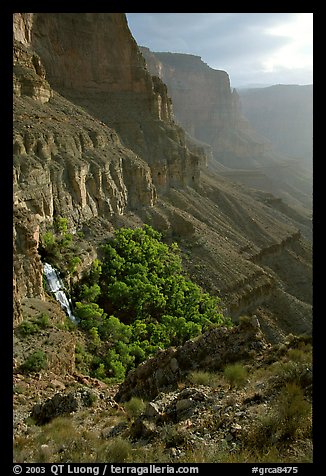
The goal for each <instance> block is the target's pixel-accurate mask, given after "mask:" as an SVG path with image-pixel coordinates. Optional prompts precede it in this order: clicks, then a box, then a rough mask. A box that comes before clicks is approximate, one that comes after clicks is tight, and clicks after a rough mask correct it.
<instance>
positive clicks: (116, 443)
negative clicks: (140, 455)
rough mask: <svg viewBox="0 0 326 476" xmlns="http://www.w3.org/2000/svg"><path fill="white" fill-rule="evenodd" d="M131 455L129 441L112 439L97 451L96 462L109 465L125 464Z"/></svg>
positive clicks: (117, 438) (118, 438)
mask: <svg viewBox="0 0 326 476" xmlns="http://www.w3.org/2000/svg"><path fill="white" fill-rule="evenodd" d="M131 453H132V445H131V443H130V441H128V440H125V439H123V438H120V437H116V438H112V439H110V440H109V441H108V442H107V443H105V444H103V445H101V447H99V448H98V449H97V461H98V462H109V463H125V462H127V461H128V459H129V458H130V456H131Z"/></svg>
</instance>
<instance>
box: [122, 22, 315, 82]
mask: <svg viewBox="0 0 326 476" xmlns="http://www.w3.org/2000/svg"><path fill="white" fill-rule="evenodd" d="M127 19H128V24H129V28H130V30H131V32H132V34H133V36H134V38H135V40H136V41H137V43H138V44H139V45H141V46H147V47H148V48H150V49H151V50H152V51H171V52H177V53H188V54H194V55H199V56H201V58H202V60H203V61H204V62H205V63H207V64H208V65H209V66H211V67H212V68H214V69H222V70H224V71H227V73H228V74H229V76H230V81H231V85H232V86H235V87H239V86H245V85H270V84H311V83H312V82H313V14H312V13H127Z"/></svg>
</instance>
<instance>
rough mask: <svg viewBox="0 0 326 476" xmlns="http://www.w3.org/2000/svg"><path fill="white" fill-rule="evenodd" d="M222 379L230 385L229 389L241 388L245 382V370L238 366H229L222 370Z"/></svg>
mask: <svg viewBox="0 0 326 476" xmlns="http://www.w3.org/2000/svg"><path fill="white" fill-rule="evenodd" d="M223 375H224V378H225V379H226V380H227V382H228V383H229V384H230V387H231V388H233V387H242V386H243V385H244V384H245V383H246V381H247V375H248V372H247V369H246V368H245V367H244V366H243V365H241V364H239V363H235V364H229V365H227V366H226V367H225V368H224V371H223Z"/></svg>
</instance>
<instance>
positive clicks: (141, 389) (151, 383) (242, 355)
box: [115, 318, 267, 410]
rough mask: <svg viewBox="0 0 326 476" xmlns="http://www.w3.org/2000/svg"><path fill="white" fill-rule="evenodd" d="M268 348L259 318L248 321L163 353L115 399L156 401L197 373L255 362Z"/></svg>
mask: <svg viewBox="0 0 326 476" xmlns="http://www.w3.org/2000/svg"><path fill="white" fill-rule="evenodd" d="M266 347H267V344H266V342H265V341H264V337H263V334H262V332H261V330H260V327H259V323H258V321H257V320H256V319H255V318H252V319H251V320H250V319H247V320H244V321H243V322H242V323H241V324H240V326H238V327H234V328H232V329H227V328H224V327H223V328H221V327H219V328H215V329H211V330H209V331H207V332H205V333H204V334H202V335H201V336H199V337H198V338H197V339H194V340H190V341H187V342H186V343H185V344H184V345H183V346H180V347H177V348H172V347H171V348H169V349H167V350H164V351H161V352H159V353H158V354H157V355H156V356H154V357H153V358H151V359H149V360H147V361H146V362H144V363H143V364H141V365H139V366H138V367H137V368H136V369H135V370H132V371H131V372H129V374H128V375H127V378H126V379H125V381H124V382H123V383H122V384H121V385H120V388H119V391H118V393H117V395H116V396H115V399H116V400H117V401H119V402H124V401H128V400H130V398H131V397H133V396H137V397H142V398H145V399H146V400H148V399H153V398H154V397H156V396H157V395H158V394H159V393H160V392H162V391H167V390H168V389H169V390H171V389H176V388H177V384H178V382H180V381H182V380H183V379H184V378H185V376H186V375H187V374H188V373H189V372H191V371H193V370H205V371H217V370H220V369H222V368H223V367H224V366H225V365H226V364H228V363H233V362H237V361H240V360H246V359H248V358H249V357H250V358H252V357H253V354H255V353H257V354H259V353H260V352H262V351H263V350H264V349H266ZM184 398H185V397H184ZM179 410H181V408H180V402H179Z"/></svg>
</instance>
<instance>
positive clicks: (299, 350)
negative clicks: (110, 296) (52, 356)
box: [14, 319, 312, 464]
mask: <svg viewBox="0 0 326 476" xmlns="http://www.w3.org/2000/svg"><path fill="white" fill-rule="evenodd" d="M221 337H222V339H221ZM234 361H236V362H237V366H236V367H232V366H231V367H229V368H231V369H232V368H233V369H234V368H237V369H238V372H239V370H240V371H241V374H239V373H238V374H235V375H234V377H232V378H231V376H230V375H229V376H228V373H227V369H228V367H227V366H228V363H230V362H234ZM201 369H204V370H201ZM208 369H209V370H208ZM311 381H312V378H311V348H310V343H309V340H307V339H306V340H304V339H298V338H294V337H293V336H292V337H291V338H289V339H288V340H287V341H286V342H285V343H283V344H281V345H275V346H271V345H268V344H267V343H266V341H265V340H264V337H263V334H262V333H261V331H260V329H259V327H257V325H256V321H255V320H248V319H246V320H243V321H242V322H241V324H240V326H238V327H237V328H233V329H229V330H227V329H219V330H213V331H208V332H207V333H206V334H205V335H203V336H202V337H200V338H199V339H198V340H195V341H193V342H188V343H186V344H185V345H184V346H181V347H178V348H176V349H168V350H167V351H164V352H161V353H158V354H157V355H156V356H154V357H153V358H152V359H151V360H149V361H148V362H146V363H144V364H143V365H141V366H139V367H138V369H137V370H136V371H135V372H134V373H133V374H130V376H129V377H128V378H127V380H126V382H125V383H124V384H123V385H122V386H120V388H118V386H111V387H108V386H107V385H105V384H104V383H103V382H100V381H98V380H97V379H94V378H89V377H85V376H82V375H80V374H78V373H75V372H73V371H72V372H71V373H70V374H62V375H58V374H55V373H53V372H51V371H43V372H42V373H41V374H34V375H29V376H26V375H22V374H20V373H19V372H18V371H16V372H15V375H14V403H15V407H17V412H16V414H15V415H16V419H15V421H14V432H15V442H14V461H15V462H18V463H19V462H56V463H58V462H67V461H70V462H71V461H73V462H76V463H77V462H102V461H103V462H107V461H110V462H118V463H122V462H123V463H126V462H128V463H135V462H139V463H149V462H150V463H153V462H159V463H177V462H179V463H180V462H195V463H199V462H215V463H218V462H229V463H230V462H254V463H256V464H257V463H258V462H273V463H275V462H286V463H298V462H311V461H312V443H311V436H310V432H311ZM135 384H136V385H135ZM117 390H118V392H117ZM130 397H131V398H130ZM117 400H118V402H117Z"/></svg>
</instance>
